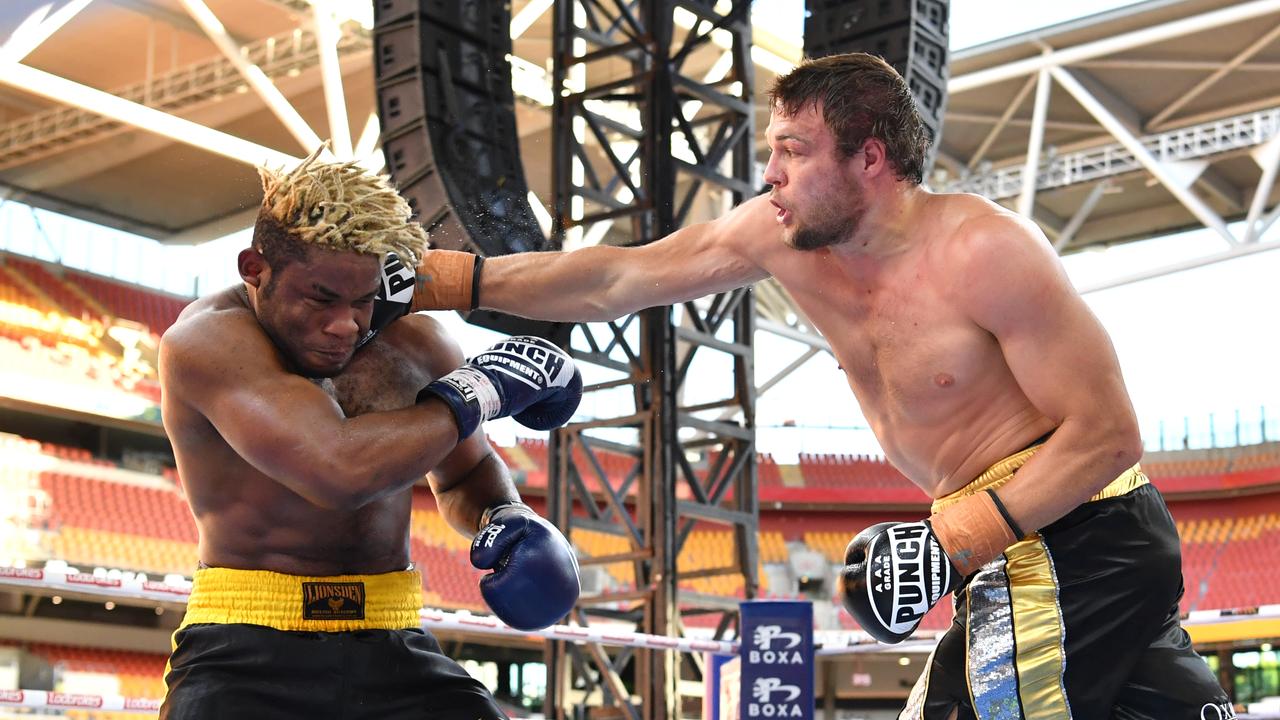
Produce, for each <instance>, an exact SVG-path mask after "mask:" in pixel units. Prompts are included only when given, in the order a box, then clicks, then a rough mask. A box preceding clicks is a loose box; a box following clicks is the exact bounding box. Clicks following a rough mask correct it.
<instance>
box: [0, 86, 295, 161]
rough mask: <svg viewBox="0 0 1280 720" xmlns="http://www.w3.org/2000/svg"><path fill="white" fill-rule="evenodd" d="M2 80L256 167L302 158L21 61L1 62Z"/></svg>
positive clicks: (51, 98) (42, 95)
mask: <svg viewBox="0 0 1280 720" xmlns="http://www.w3.org/2000/svg"><path fill="white" fill-rule="evenodd" d="M0 83H3V84H5V85H9V86H12V87H16V88H18V89H20V90H25V91H26V92H29V93H31V94H32V95H39V96H41V97H46V98H49V99H50V100H53V101H55V102H60V103H63V104H65V105H71V106H72V107H78V108H81V109H83V110H87V111H89V112H92V113H97V114H99V115H102V116H103V117H107V118H111V119H112V120H116V121H118V122H122V123H125V124H127V125H132V126H134V127H137V128H141V129H143V130H147V131H150V132H153V133H156V134H157V135H162V136H164V137H167V138H169V139H171V140H176V141H178V142H180V143H185V144H187V145H193V146H195V147H198V148H202V149H205V150H208V151H209V152H212V153H215V154H218V155H222V156H224V157H228V158H231V159H232V160H238V161H240V162H242V163H245V164H248V165H253V166H255V167H256V166H258V165H273V166H277V167H293V166H294V165H297V164H298V162H300V160H301V158H298V157H294V156H292V155H286V154H285V153H282V152H280V151H279V150H273V149H271V148H269V147H266V146H263V145H258V144H257V143H252V142H249V141H248V140H243V139H241V138H238V137H236V136H234V135H228V134H227V133H224V132H222V131H220V130H214V129H213V128H210V127H205V126H204V125H201V124H199V123H194V122H191V121H190V120H185V119H183V118H180V117H176V116H173V115H169V114H168V113H164V112H161V111H159V110H155V109H153V108H149V107H147V106H146V105H141V104H139V103H135V102H130V101H128V100H125V99H123V98H119V97H116V96H115V95H112V94H111V93H106V92H103V91H101V90H98V89H97V88H91V87H89V86H88V85H81V84H80V83H77V82H73V81H71V80H68V79H66V78H63V77H59V76H57V75H54V74H52V73H47V72H45V71H43V70H37V69H36V68H33V67H30V66H27V65H23V64H21V63H0Z"/></svg>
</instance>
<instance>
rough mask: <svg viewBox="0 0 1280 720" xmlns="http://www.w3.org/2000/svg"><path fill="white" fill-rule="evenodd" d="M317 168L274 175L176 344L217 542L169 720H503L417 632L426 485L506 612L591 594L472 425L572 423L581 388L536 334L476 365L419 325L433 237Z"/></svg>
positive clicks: (184, 473) (174, 376)
mask: <svg viewBox="0 0 1280 720" xmlns="http://www.w3.org/2000/svg"><path fill="white" fill-rule="evenodd" d="M319 154H320V150H317V151H316V152H315V153H312V154H311V155H310V156H309V157H307V158H306V159H305V160H303V161H302V162H301V163H300V164H299V165H298V166H297V167H296V168H294V169H293V170H290V171H288V172H286V171H283V170H279V171H277V170H270V169H260V171H259V172H260V175H261V178H262V189H263V200H262V206H261V210H260V211H259V213H258V218H257V221H256V223H255V225H254V233H253V240H252V242H251V245H250V247H248V248H245V249H244V250H242V251H241V252H240V253H239V255H238V257H237V265H238V269H239V272H240V276H241V279H242V280H243V282H242V283H240V284H238V285H236V286H233V287H231V288H227V289H226V290H223V291H221V292H218V293H215V294H213V295H210V296H207V297H204V298H201V299H199V300H196V301H195V302H193V303H192V304H191V305H190V306H188V307H187V309H186V310H184V311H183V313H182V315H181V316H180V317H179V318H178V321H177V322H176V323H175V324H174V325H173V327H171V328H170V329H169V330H168V331H167V332H166V333H165V335H164V337H163V339H162V341H161V347H160V374H161V387H162V390H163V401H162V402H163V408H162V410H163V418H164V425H165V430H166V431H167V432H168V435H169V438H170V440H171V442H172V443H173V448H174V454H175V457H176V460H177V465H178V472H179V474H180V475H181V477H182V479H183V484H184V489H185V490H186V495H187V499H188V501H189V502H190V503H191V510H192V514H193V515H194V516H195V519H196V525H197V528H198V530H199V533H200V545H199V548H200V550H199V554H200V566H199V568H198V569H197V570H196V572H195V578H194V585H193V587H192V592H191V597H190V600H189V602H188V606H187V612H186V616H185V617H184V618H183V621H182V624H181V626H180V628H179V630H178V631H177V632H176V633H175V634H174V637H173V654H172V655H171V656H170V663H169V668H168V670H167V672H166V677H165V680H166V685H167V689H168V692H167V697H166V699H165V703H164V706H163V708H162V710H161V717H165V718H178V717H180V718H226V717H266V716H268V715H269V716H271V717H298V718H326V717H344V718H361V717H369V718H400V717H415V718H417V717H433V718H435V717H440V718H459V719H463V718H465V720H475V719H476V718H482V719H484V720H488V719H490V718H503V717H505V715H504V714H503V712H502V710H501V709H500V708H499V706H498V705H497V704H496V703H495V702H494V700H493V697H492V695H491V694H490V693H489V691H488V690H487V689H486V688H485V687H484V686H483V685H481V684H480V683H478V682H477V681H476V680H474V679H472V678H471V676H470V675H468V674H467V673H466V672H465V671H464V670H463V669H462V668H461V667H460V666H459V665H458V664H457V663H455V662H454V661H453V660H451V659H450V658H448V657H446V656H445V655H444V654H443V653H442V652H441V650H440V646H439V644H438V643H437V642H436V641H435V639H434V638H433V637H432V636H431V635H430V633H427V632H425V631H424V630H423V629H422V628H421V627H420V623H419V619H418V610H419V608H420V607H421V606H422V578H421V576H420V575H419V573H418V572H417V571H416V570H415V569H414V567H413V563H412V559H411V558H410V556H409V545H410V544H409V518H410V508H411V505H412V497H413V486H414V485H415V484H417V483H418V482H419V481H420V480H421V479H422V478H423V476H424V475H427V476H428V477H427V480H428V484H429V486H430V489H431V492H432V493H433V494H434V495H435V502H436V505H437V507H438V508H439V511H440V513H441V514H442V515H443V516H444V518H445V519H446V520H447V521H448V522H449V524H450V525H452V526H453V528H454V529H455V530H457V531H458V532H460V533H463V534H464V535H466V536H468V537H472V536H474V537H476V538H479V539H480V540H481V541H480V542H476V543H474V544H473V549H472V553H471V559H472V563H473V564H474V565H475V566H476V567H477V568H481V569H486V570H494V572H491V573H489V574H487V575H485V576H484V577H483V578H482V579H481V581H480V590H481V594H482V596H483V597H484V598H485V600H486V602H488V603H489V605H490V607H491V608H492V609H493V611H494V613H495V614H497V615H498V616H499V617H500V618H501V619H502V620H504V621H505V622H507V623H508V624H509V625H512V626H513V627H518V628H521V629H533V628H539V627H545V626H547V625H550V624H552V623H553V622H555V621H557V620H559V619H560V618H561V617H563V616H564V615H565V614H566V613H567V612H568V611H569V610H570V609H571V608H572V607H573V604H574V602H575V601H576V599H577V595H578V569H577V562H576V560H575V558H574V553H573V550H572V548H571V547H570V546H569V544H568V542H567V541H566V540H565V539H564V536H563V535H561V534H560V532H559V531H558V530H557V529H556V528H555V527H554V526H553V525H551V524H550V523H548V522H547V521H546V520H544V519H543V518H541V517H539V516H537V515H536V514H535V513H533V511H532V510H530V509H529V508H528V506H526V505H524V504H523V503H521V502H520V496H519V494H518V493H517V492H516V490H515V487H514V486H513V484H512V482H511V479H510V475H509V473H508V471H507V468H506V467H505V466H504V465H503V463H502V461H501V460H499V459H498V457H497V456H496V455H495V454H494V452H493V451H492V449H491V448H490V446H489V445H488V443H487V441H486V440H485V436H484V433H482V432H476V431H477V429H478V428H479V426H480V424H481V423H482V422H483V421H485V420H488V419H491V418H495V417H505V416H507V415H512V416H514V417H515V418H516V420H517V421H519V422H522V423H524V424H526V425H528V426H530V427H533V428H536V429H544V430H545V429H550V428H552V427H556V426H558V425H560V424H563V423H564V422H565V421H567V420H568V419H569V417H570V416H571V415H572V414H573V412H574V410H575V409H576V407H577V403H578V398H579V396H580V394H581V387H582V385H581V378H580V376H579V375H578V373H577V370H576V369H575V368H574V365H573V362H572V361H571V360H570V359H569V358H568V357H567V356H566V355H565V354H564V353H563V352H562V351H561V350H560V349H559V348H557V347H555V346H554V345H552V344H550V343H547V342H546V341H545V340H542V339H540V338H511V339H509V340H506V341H504V342H502V343H499V344H498V345H497V346H495V347H494V348H491V349H490V350H489V351H486V352H484V353H482V354H480V355H478V356H477V357H475V358H473V359H472V360H471V361H469V362H465V363H464V362H463V357H462V353H461V351H460V350H459V348H458V346H457V344H456V343H455V342H454V341H453V340H452V339H451V338H450V337H449V336H448V335H447V334H446V333H445V331H444V330H443V328H442V327H441V325H440V324H439V323H437V322H436V321H435V320H433V319H431V318H430V317H428V316H426V315H422V314H408V308H409V307H410V303H411V301H412V295H413V274H412V271H411V270H409V268H413V267H414V266H415V265H416V264H417V261H418V258H419V256H420V254H421V253H422V251H423V250H424V245H425V241H426V234H425V232H424V231H423V230H422V228H421V226H419V225H418V224H417V223H416V222H414V221H413V219H412V217H411V212H410V208H409V205H408V203H406V202H405V201H404V199H403V198H402V197H400V195H399V194H398V193H396V191H395V190H394V188H392V187H391V186H390V185H389V184H388V183H387V182H386V180H385V179H383V178H381V177H378V176H376V175H374V174H372V173H369V172H368V171H366V170H365V169H363V168H362V167H360V166H359V165H357V164H355V163H350V162H346V163H330V162H323V161H321V160H320V158H319ZM335 678H341V681H340V682H335V681H334V679H335Z"/></svg>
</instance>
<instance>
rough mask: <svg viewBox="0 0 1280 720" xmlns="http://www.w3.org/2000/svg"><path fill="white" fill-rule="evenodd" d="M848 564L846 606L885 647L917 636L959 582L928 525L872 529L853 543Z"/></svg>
mask: <svg viewBox="0 0 1280 720" xmlns="http://www.w3.org/2000/svg"><path fill="white" fill-rule="evenodd" d="M844 562H845V565H844V569H842V570H841V571H840V595H841V597H842V598H843V600H844V607H845V609H846V610H848V611H849V614H850V615H852V616H853V617H854V619H856V620H857V621H858V624H859V625H861V626H862V628H863V629H864V630H866V631H867V632H868V633H870V634H871V636H872V637H874V638H875V639H877V640H879V641H880V642H883V643H896V642H901V641H902V640H904V639H906V638H907V637H908V636H909V635H911V633H913V632H915V629H916V626H917V625H919V624H920V619H921V618H923V617H924V616H925V613H927V612H929V610H930V609H931V608H932V607H933V606H934V605H936V604H938V601H939V600H941V599H942V597H943V596H944V595H946V594H947V593H949V592H951V591H952V590H953V589H955V587H956V586H957V585H959V584H960V580H961V576H960V574H959V572H957V571H956V569H955V567H954V566H953V565H952V564H951V560H949V559H948V558H947V553H946V552H945V551H944V550H943V549H942V545H941V544H940V543H939V542H938V538H937V536H936V535H934V534H933V529H932V528H931V527H930V526H929V523H928V521H922V522H912V523H880V524H879V525H872V526H871V527H869V528H867V529H866V530H863V531H862V532H860V533H858V535H857V537H855V538H854V539H853V541H852V542H850V543H849V547H848V548H846V549H845V553H844Z"/></svg>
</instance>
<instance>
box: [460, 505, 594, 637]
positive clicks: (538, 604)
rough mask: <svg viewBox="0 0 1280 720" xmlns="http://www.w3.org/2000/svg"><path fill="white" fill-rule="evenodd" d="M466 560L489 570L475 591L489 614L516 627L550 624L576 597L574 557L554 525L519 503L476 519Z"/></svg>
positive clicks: (488, 511) (564, 611)
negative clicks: (484, 603) (478, 530)
mask: <svg viewBox="0 0 1280 720" xmlns="http://www.w3.org/2000/svg"><path fill="white" fill-rule="evenodd" d="M480 526H481V527H480V532H478V533H476V537H475V540H474V541H472V543H471V564H472V565H474V566H475V567H476V568H478V569H480V570H493V572H491V573H489V574H488V575H485V576H484V577H482V578H480V594H481V595H482V596H484V601H485V602H486V603H488V605H489V607H490V609H492V610H493V614H494V615H497V616H498V619H500V620H502V622H504V623H506V624H508V625H510V626H511V627H513V628H515V629H517V630H540V629H542V628H544V627H547V626H549V625H553V624H555V622H556V621H557V620H560V619H561V618H563V617H564V616H565V615H568V614H569V611H570V610H572V609H573V605H574V603H576V602H577V601H578V591H579V584H578V557H577V555H575V554H574V552H573V547H572V546H570V545H569V541H568V540H566V539H565V537H564V535H562V534H561V533H560V531H559V530H557V529H556V526H555V525H552V524H551V523H549V522H547V521H546V520H545V519H543V518H541V517H539V516H538V515H537V514H536V513H534V512H533V510H532V509H530V508H529V506H528V505H525V504H524V503H521V502H503V503H499V504H497V505H494V506H493V507H491V508H489V509H488V510H485V511H484V515H483V516H481V519H480Z"/></svg>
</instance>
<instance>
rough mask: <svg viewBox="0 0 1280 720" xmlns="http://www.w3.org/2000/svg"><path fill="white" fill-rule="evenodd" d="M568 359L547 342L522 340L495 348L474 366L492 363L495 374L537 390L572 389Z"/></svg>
mask: <svg viewBox="0 0 1280 720" xmlns="http://www.w3.org/2000/svg"><path fill="white" fill-rule="evenodd" d="M565 359H566V358H565V355H564V353H563V352H562V351H561V350H560V349H559V348H557V347H556V346H554V345H552V344H551V343H549V342H547V341H546V340H543V339H542V338H538V337H532V336H520V337H513V338H510V339H509V340H506V341H504V342H500V343H498V344H497V345H494V346H493V347H492V348H490V349H489V350H488V351H487V352H485V353H484V354H483V355H480V356H479V357H477V358H476V359H475V360H474V362H483V363H488V364H490V365H489V366H490V367H492V368H493V369H494V370H498V371H501V372H504V373H506V374H507V375H510V376H512V377H514V378H517V379H518V380H520V381H521V382H524V383H525V384H527V385H529V387H535V388H536V387H565V386H566V385H568V384H569V378H570V376H571V375H572V373H571V372H565V370H566V367H567V363H566V362H565Z"/></svg>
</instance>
